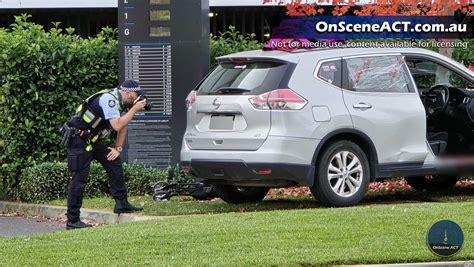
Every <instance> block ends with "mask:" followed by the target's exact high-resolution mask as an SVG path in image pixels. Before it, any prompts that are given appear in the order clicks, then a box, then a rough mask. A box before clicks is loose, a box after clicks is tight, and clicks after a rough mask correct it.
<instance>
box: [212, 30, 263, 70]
mask: <svg viewBox="0 0 474 267" xmlns="http://www.w3.org/2000/svg"><path fill="white" fill-rule="evenodd" d="M262 47H263V44H262V43H259V42H258V41H257V40H255V34H249V35H242V34H240V32H239V31H237V30H235V27H234V26H230V27H229V30H228V31H226V32H224V33H221V35H220V36H219V37H217V36H213V35H212V34H211V40H210V54H211V68H213V67H214V66H216V65H217V60H216V58H217V57H220V56H225V55H228V54H232V53H237V52H242V51H247V50H256V49H261V48H262Z"/></svg>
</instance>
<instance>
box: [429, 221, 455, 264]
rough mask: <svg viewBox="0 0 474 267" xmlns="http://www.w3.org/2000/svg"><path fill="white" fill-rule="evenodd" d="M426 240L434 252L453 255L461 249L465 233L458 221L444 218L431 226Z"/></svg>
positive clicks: (440, 254)
mask: <svg viewBox="0 0 474 267" xmlns="http://www.w3.org/2000/svg"><path fill="white" fill-rule="evenodd" d="M426 241H427V243H428V247H429V249H430V250H431V252H433V254H435V255H438V256H441V257H451V256H453V255H454V254H456V253H458V252H459V251H460V250H461V248H462V245H463V243H464V233H463V232H462V229H461V227H460V226H459V225H458V224H457V223H455V222H453V221H450V220H442V221H439V222H437V223H435V224H433V226H431V228H430V230H429V231H428V235H427V237H426Z"/></svg>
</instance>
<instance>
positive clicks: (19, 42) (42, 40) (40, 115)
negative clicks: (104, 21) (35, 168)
mask: <svg viewBox="0 0 474 267" xmlns="http://www.w3.org/2000/svg"><path fill="white" fill-rule="evenodd" d="M29 17H30V16H29V15H22V16H19V17H16V22H15V23H14V24H12V25H11V27H10V28H9V29H0V126H1V127H0V151H2V153H1V154H0V177H2V178H3V181H2V183H3V186H4V188H5V189H6V191H7V192H6V193H8V195H10V196H12V195H13V193H14V190H15V188H16V187H17V185H18V182H19V180H18V177H19V174H20V170H21V169H23V168H25V167H27V166H31V165H32V164H34V163H35V162H44V161H54V160H64V158H65V157H64V156H65V150H64V149H63V148H61V147H60V146H59V145H58V143H59V137H60V136H59V131H58V129H59V127H60V126H61V125H62V124H63V123H64V122H65V121H66V120H67V119H68V118H69V117H70V116H71V115H72V114H73V112H74V108H75V107H76V106H77V104H78V103H79V102H80V100H81V99H83V98H85V97H87V96H88V95H90V94H92V93H93V92H95V91H97V90H101V89H105V88H110V87H112V86H115V85H117V83H118V80H117V73H118V67H117V65H118V55H117V41H116V40H115V35H116V30H112V29H110V28H109V29H104V30H103V32H102V33H101V34H99V35H98V36H97V37H96V38H88V39H83V38H81V37H79V36H78V35H75V34H73V32H74V30H73V29H71V28H68V29H66V31H65V32H63V31H62V30H61V29H59V28H57V26H58V24H56V28H53V29H51V30H50V31H45V30H44V29H43V28H42V26H40V25H37V24H34V23H30V22H27V19H28V18H29Z"/></svg>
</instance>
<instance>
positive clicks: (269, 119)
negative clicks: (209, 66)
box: [181, 48, 474, 206]
mask: <svg viewBox="0 0 474 267" xmlns="http://www.w3.org/2000/svg"><path fill="white" fill-rule="evenodd" d="M218 60H219V65H218V66H217V67H216V68H215V69H214V70H213V71H212V72H211V73H210V74H209V75H208V76H207V77H206V78H205V79H204V80H203V81H202V82H201V83H200V84H199V85H198V86H197V88H196V89H195V90H193V91H191V93H190V94H189V96H188V98H187V99H186V106H187V129H186V132H185V135H184V138H183V144H182V150H181V161H182V165H183V167H184V169H185V170H189V171H190V172H191V173H192V174H193V175H194V176H196V177H199V178H202V179H205V180H206V181H207V182H209V183H211V184H213V185H214V186H215V190H216V192H217V194H218V195H219V196H220V197H221V198H222V199H223V200H225V201H226V202H229V203H240V202H251V201H260V200H262V199H263V198H264V197H265V195H266V194H267V192H268V190H269V188H271V187H288V186H296V185H299V186H309V187H310V189H311V192H312V193H313V195H314V197H315V198H316V199H317V200H318V201H320V202H321V203H322V204H323V205H327V206H348V205H354V204H356V203H358V202H359V201H360V200H361V199H362V198H363V197H364V195H365V194H366V192H367V190H368V185H369V182H372V181H375V180H376V179H383V178H390V177H406V179H407V181H408V182H409V183H410V185H412V186H413V187H414V188H416V189H420V190H421V189H436V188H446V187H450V186H453V185H454V184H455V183H456V182H457V181H458V180H459V177H460V175H461V173H462V172H464V171H471V170H470V167H471V166H473V164H472V162H471V158H470V157H469V155H473V152H474V142H473V140H474V139H473V137H474V134H473V133H474V101H472V99H473V98H474V89H473V84H474V78H473V73H472V72H471V71H470V70H469V69H467V68H465V67H464V66H463V65H461V64H459V63H457V62H455V61H453V60H452V59H449V58H447V57H445V56H442V55H440V54H438V53H435V52H432V51H429V50H423V49H355V48H345V49H319V50H297V51H294V52H284V51H249V52H242V53H237V54H232V55H228V56H224V57H221V58H219V59H218Z"/></svg>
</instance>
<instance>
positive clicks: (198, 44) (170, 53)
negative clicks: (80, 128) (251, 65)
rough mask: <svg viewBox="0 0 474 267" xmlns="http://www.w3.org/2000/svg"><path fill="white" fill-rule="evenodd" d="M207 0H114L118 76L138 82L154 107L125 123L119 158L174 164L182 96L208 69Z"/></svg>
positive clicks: (180, 129) (182, 125)
mask: <svg viewBox="0 0 474 267" xmlns="http://www.w3.org/2000/svg"><path fill="white" fill-rule="evenodd" d="M208 12H209V0H119V5H118V18H119V19H118V20H119V21H118V23H119V36H118V38H119V62H120V65H119V77H120V82H122V81H124V80H125V79H133V80H136V81H138V82H139V83H140V85H141V87H142V88H143V89H144V91H145V92H146V93H147V95H148V98H149V99H150V100H151V101H152V102H153V104H154V106H153V108H152V110H151V111H146V112H142V113H138V114H137V115H136V116H135V118H134V120H133V121H132V122H131V123H130V125H129V127H128V136H127V146H126V147H125V153H124V154H123V156H122V159H123V160H125V161H127V162H134V161H139V162H142V163H144V164H146V165H148V166H154V167H166V166H168V165H170V164H172V165H174V164H176V163H178V162H179V153H180V149H181V140H182V137H183V134H184V130H185V128H186V107H185V105H184V100H185V98H186V96H187V94H188V93H189V92H190V91H191V90H192V89H193V88H194V87H195V86H196V85H197V84H198V83H199V81H200V80H201V79H202V78H203V77H204V76H205V74H206V73H207V72H208V70H209V17H208Z"/></svg>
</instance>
